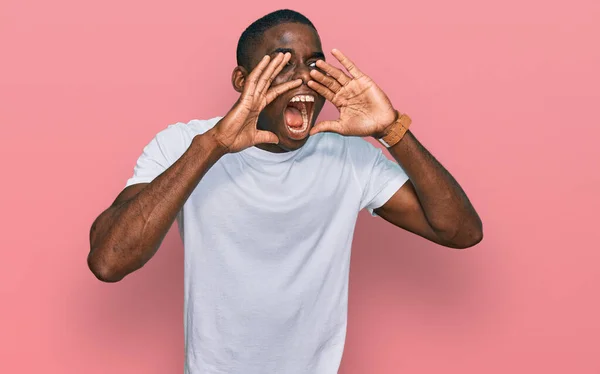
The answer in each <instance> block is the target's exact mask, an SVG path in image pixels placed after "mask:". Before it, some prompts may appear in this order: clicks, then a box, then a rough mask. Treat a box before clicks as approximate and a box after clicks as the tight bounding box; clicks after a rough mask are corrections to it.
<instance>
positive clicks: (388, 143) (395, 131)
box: [379, 111, 412, 148]
mask: <svg viewBox="0 0 600 374" xmlns="http://www.w3.org/2000/svg"><path fill="white" fill-rule="evenodd" d="M396 115H397V118H396V121H394V123H393V124H392V125H391V126H390V127H389V131H388V133H387V134H386V135H385V136H384V137H383V138H381V139H379V142H380V143H381V144H383V145H384V146H385V147H387V148H390V147H393V146H394V145H396V144H397V143H398V142H399V141H400V140H402V138H403V137H404V135H405V134H406V132H407V131H408V128H409V127H410V124H411V122H412V120H411V119H410V117H409V116H407V115H406V114H401V113H398V111H396Z"/></svg>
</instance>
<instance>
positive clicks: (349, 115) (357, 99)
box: [332, 75, 394, 136]
mask: <svg viewBox="0 0 600 374" xmlns="http://www.w3.org/2000/svg"><path fill="white" fill-rule="evenodd" d="M332 103H333V104H334V105H335V106H336V108H338V109H339V111H340V118H339V122H340V124H341V126H342V128H343V131H344V133H351V134H352V135H357V136H368V135H371V134H372V133H374V132H376V131H377V130H378V128H379V127H380V126H381V125H382V124H386V123H390V122H391V121H393V120H394V118H393V116H392V117H390V116H389V115H388V114H389V113H390V112H393V108H392V105H391V103H390V101H389V99H388V98H387V96H386V95H385V93H384V92H383V91H382V90H381V89H380V88H379V87H377V85H376V84H375V82H373V81H372V80H371V79H370V78H369V77H367V76H366V75H363V76H361V77H360V78H358V79H355V80H352V81H350V82H349V83H348V84H347V85H346V86H344V87H342V89H341V90H340V91H338V92H337V93H336V95H335V97H334V99H333V101H332ZM390 118H391V119H390Z"/></svg>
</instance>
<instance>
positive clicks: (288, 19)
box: [236, 9, 317, 69]
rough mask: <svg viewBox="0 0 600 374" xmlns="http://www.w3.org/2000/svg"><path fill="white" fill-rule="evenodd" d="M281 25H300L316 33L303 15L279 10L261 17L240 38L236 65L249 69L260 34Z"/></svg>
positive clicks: (292, 11)
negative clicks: (306, 26) (251, 55)
mask: <svg viewBox="0 0 600 374" xmlns="http://www.w3.org/2000/svg"><path fill="white" fill-rule="evenodd" d="M282 23H301V24H304V25H308V26H310V27H312V28H313V29H315V31H317V28H316V27H315V25H313V23H312V22H310V20H309V19H308V18H306V17H305V16H304V15H302V14H300V13H298V12H296V11H294V10H290V9H280V10H276V11H274V12H272V13H269V14H267V15H266V16H263V17H261V18H259V19H257V20H256V21H254V22H252V24H251V25H250V26H248V27H247V28H246V30H244V32H243V33H242V35H241V36H240V40H239V41H238V45H237V52H236V55H237V64H238V66H243V67H245V68H246V69H249V68H250V53H249V51H250V50H252V47H253V46H254V45H256V43H257V42H258V41H259V40H260V37H261V36H262V34H263V33H264V32H265V31H267V30H268V29H270V28H272V27H275V26H278V25H281V24H282Z"/></svg>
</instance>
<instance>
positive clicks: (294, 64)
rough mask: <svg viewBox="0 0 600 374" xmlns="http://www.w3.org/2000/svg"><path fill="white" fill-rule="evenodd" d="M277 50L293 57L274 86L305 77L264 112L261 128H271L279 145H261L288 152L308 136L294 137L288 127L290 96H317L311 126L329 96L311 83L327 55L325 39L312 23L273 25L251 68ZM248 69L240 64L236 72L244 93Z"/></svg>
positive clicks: (235, 82) (236, 86)
mask: <svg viewBox="0 0 600 374" xmlns="http://www.w3.org/2000/svg"><path fill="white" fill-rule="evenodd" d="M276 51H289V52H290V53H291V55H292V56H291V58H290V61H289V63H288V64H287V65H286V66H285V67H284V69H283V70H282V71H281V73H280V74H279V75H278V76H277V77H276V78H275V79H274V80H273V84H274V85H278V84H282V83H285V82H289V81H292V80H295V79H301V80H302V85H301V86H300V87H298V88H296V89H294V90H292V91H290V92H287V93H286V94H284V95H281V96H280V97H278V98H277V99H275V101H273V102H272V103H271V104H270V105H268V106H267V107H265V109H264V110H263V111H262V113H261V114H260V117H259V120H258V128H259V129H262V130H267V131H271V132H273V133H274V134H276V135H277V137H278V139H279V143H278V144H259V145H258V146H257V147H259V148H261V149H264V150H267V151H270V152H287V151H290V150H295V149H298V148H300V147H302V146H303V145H304V143H306V141H307V140H308V137H306V138H304V139H302V140H295V139H292V138H291V137H290V136H289V134H288V132H287V130H286V129H285V124H284V119H283V112H284V109H285V108H286V106H287V104H288V103H289V101H290V99H291V98H292V97H294V96H296V95H298V94H311V95H313V96H315V104H314V115H313V116H312V120H311V126H312V125H314V123H315V120H316V119H317V116H318V115H319V113H320V112H321V109H322V108H323V105H324V104H325V98H324V97H323V96H320V95H318V94H317V93H316V92H315V91H313V90H312V89H311V88H310V87H309V86H308V85H307V84H308V81H310V80H311V76H310V72H311V71H312V70H316V69H317V67H316V62H317V61H318V60H324V59H325V55H324V54H323V50H322V48H321V39H320V38H319V35H318V34H317V32H316V31H315V30H314V29H313V28H312V27H310V26H308V25H304V24H300V23H286V24H281V25H278V26H275V27H272V28H270V29H268V30H267V31H265V33H264V34H263V38H262V43H260V44H259V45H257V46H256V48H254V53H253V55H252V57H251V58H250V64H251V68H252V67H254V66H256V64H257V63H258V61H260V59H261V58H262V56H264V55H270V56H271V57H273V56H274V55H275V53H274V52H276ZM247 71H248V69H247V68H246V67H243V66H238V67H236V68H235V69H234V71H233V75H232V84H233V88H234V89H235V90H236V91H238V92H242V89H243V87H244V81H245V77H246V76H247Z"/></svg>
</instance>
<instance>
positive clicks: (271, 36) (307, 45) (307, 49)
mask: <svg viewBox="0 0 600 374" xmlns="http://www.w3.org/2000/svg"><path fill="white" fill-rule="evenodd" d="M257 47H258V48H256V49H257V50H256V52H257V56H259V57H258V58H259V59H260V58H261V57H262V56H264V55H265V54H269V53H271V52H273V51H274V50H275V49H277V48H290V49H293V50H294V52H295V53H296V54H297V55H301V56H302V55H310V54H312V53H314V52H322V48H321V39H320V38H319V35H318V34H317V32H316V30H315V29H313V28H312V27H310V26H309V25H304V24H301V23H283V24H281V25H277V26H274V27H271V28H270V29H268V30H267V31H265V33H264V34H263V38H262V42H261V43H259V44H258V46H257Z"/></svg>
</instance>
